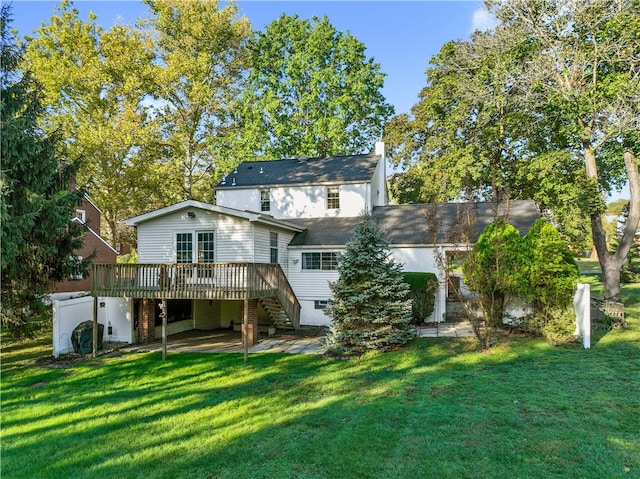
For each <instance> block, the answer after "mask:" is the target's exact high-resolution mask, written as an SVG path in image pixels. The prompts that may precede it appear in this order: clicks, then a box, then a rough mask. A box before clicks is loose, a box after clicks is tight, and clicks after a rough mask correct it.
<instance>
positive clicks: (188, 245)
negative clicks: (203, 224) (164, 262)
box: [176, 231, 215, 263]
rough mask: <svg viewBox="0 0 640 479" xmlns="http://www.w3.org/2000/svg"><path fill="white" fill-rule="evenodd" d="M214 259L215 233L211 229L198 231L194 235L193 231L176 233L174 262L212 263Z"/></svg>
mask: <svg viewBox="0 0 640 479" xmlns="http://www.w3.org/2000/svg"><path fill="white" fill-rule="evenodd" d="M194 236H195V238H196V243H195V244H194V242H193V238H194ZM194 250H195V256H194ZM194 258H195V260H194ZM214 261H215V233H214V232H213V231H199V232H197V233H196V234H195V235H194V234H193V233H177V234H176V263H194V262H198V263H213V262H214Z"/></svg>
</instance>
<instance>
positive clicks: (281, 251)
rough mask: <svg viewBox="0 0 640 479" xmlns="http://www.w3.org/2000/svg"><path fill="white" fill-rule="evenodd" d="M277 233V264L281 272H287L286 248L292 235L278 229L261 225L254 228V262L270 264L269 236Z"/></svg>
mask: <svg viewBox="0 0 640 479" xmlns="http://www.w3.org/2000/svg"><path fill="white" fill-rule="evenodd" d="M272 232H273V233H278V263H279V264H280V266H282V269H283V271H285V273H286V271H287V251H288V249H287V246H288V245H289V243H290V242H291V239H292V238H293V233H291V232H290V231H286V230H282V229H280V228H275V227H274V228H269V227H266V226H262V225H256V226H255V260H254V261H255V262H256V263H270V262H271V234H270V233H272Z"/></svg>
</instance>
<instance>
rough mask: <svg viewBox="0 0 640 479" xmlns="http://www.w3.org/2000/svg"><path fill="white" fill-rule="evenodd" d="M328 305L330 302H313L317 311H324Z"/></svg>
mask: <svg viewBox="0 0 640 479" xmlns="http://www.w3.org/2000/svg"><path fill="white" fill-rule="evenodd" d="M328 304H329V301H328V300H320V301H318V300H316V301H314V302H313V305H314V307H315V309H321V310H322V311H324V310H325V309H326V307H327V305H328Z"/></svg>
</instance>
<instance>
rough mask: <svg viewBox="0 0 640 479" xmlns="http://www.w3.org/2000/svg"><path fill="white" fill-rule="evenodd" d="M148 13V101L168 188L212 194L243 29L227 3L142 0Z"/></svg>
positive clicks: (237, 77)
mask: <svg viewBox="0 0 640 479" xmlns="http://www.w3.org/2000/svg"><path fill="white" fill-rule="evenodd" d="M147 3H149V5H150V6H151V12H152V13H153V14H154V17H152V19H151V21H150V24H151V26H152V28H153V31H154V39H155V44H156V47H155V48H156V55H157V60H158V62H159V65H160V68H159V70H158V72H157V74H156V76H155V83H156V87H157V90H156V91H157V96H156V101H157V104H158V110H159V113H160V115H161V118H162V122H163V125H164V128H163V145H164V146H165V147H166V153H167V155H168V156H169V158H170V159H171V161H172V162H173V165H174V166H173V168H172V171H171V175H172V176H171V178H172V181H173V182H174V185H173V187H172V189H174V190H176V189H179V190H180V191H181V196H182V198H196V199H200V200H205V201H212V200H213V188H212V187H213V185H214V184H215V183H214V181H215V179H216V178H217V177H219V176H220V175H221V174H222V173H224V171H221V172H220V171H219V170H225V168H227V165H228V164H229V163H228V159H227V158H226V156H225V155H223V154H222V153H221V152H220V150H219V149H218V148H216V145H218V144H219V143H220V138H221V137H224V136H227V135H229V131H235V128H234V127H235V124H234V118H233V116H232V115H231V112H232V111H233V110H234V108H235V106H234V105H235V104H234V101H235V99H236V98H237V96H238V94H239V91H240V87H241V84H242V83H241V80H242V76H243V74H244V73H245V72H246V68H247V59H246V48H245V43H246V41H247V40H248V38H249V36H250V34H251V26H250V24H249V21H248V20H247V19H246V18H240V17H239V16H238V13H237V7H236V5H235V3H233V2H226V5H225V6H224V7H220V5H219V2H218V1H217V0H216V1H200V0H198V1H189V2H184V1H179V0H147Z"/></svg>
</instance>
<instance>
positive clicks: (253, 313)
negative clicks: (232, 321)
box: [240, 299, 258, 346]
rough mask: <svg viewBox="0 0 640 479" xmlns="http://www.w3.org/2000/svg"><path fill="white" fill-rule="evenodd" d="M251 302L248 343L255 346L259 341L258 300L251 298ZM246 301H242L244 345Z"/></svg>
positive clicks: (249, 302)
mask: <svg viewBox="0 0 640 479" xmlns="http://www.w3.org/2000/svg"><path fill="white" fill-rule="evenodd" d="M247 303H248V304H249V329H248V330H247V332H248V334H247V339H248V343H249V344H248V345H249V346H253V345H254V344H256V343H257V342H258V301H257V300H255V299H250V300H249V301H247ZM244 304H245V303H244V301H243V302H242V308H241V309H240V311H241V315H242V316H241V318H242V328H241V331H242V345H243V346H244Z"/></svg>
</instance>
